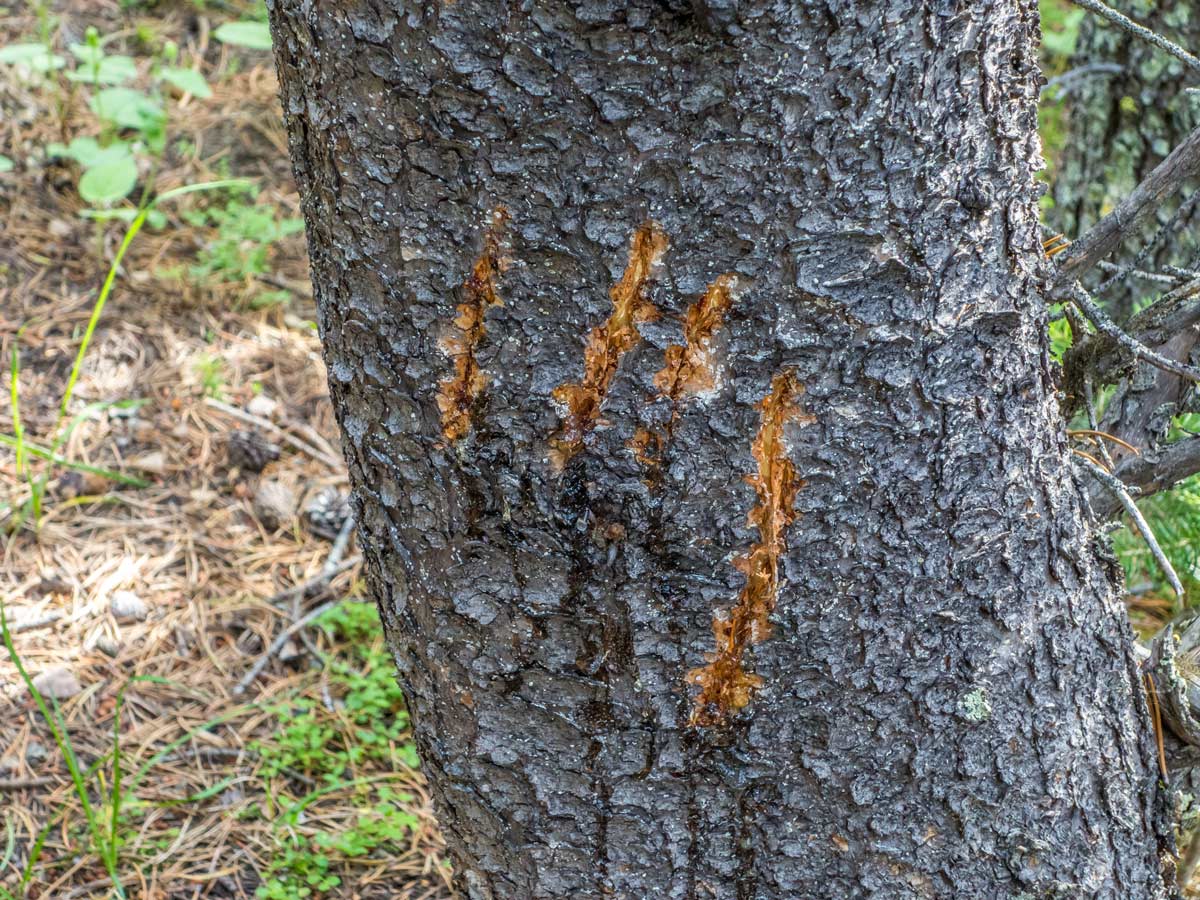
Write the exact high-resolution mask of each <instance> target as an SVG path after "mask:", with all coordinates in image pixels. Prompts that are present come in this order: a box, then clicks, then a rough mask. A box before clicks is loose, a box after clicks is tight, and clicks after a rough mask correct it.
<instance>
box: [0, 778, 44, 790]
mask: <svg viewBox="0 0 1200 900" xmlns="http://www.w3.org/2000/svg"><path fill="white" fill-rule="evenodd" d="M56 780H57V779H55V778H52V777H51V776H49V775H39V776H38V777H36V778H0V791H23V790H25V789H26V788H37V787H45V786H46V785H48V784H54V782H55V781H56Z"/></svg>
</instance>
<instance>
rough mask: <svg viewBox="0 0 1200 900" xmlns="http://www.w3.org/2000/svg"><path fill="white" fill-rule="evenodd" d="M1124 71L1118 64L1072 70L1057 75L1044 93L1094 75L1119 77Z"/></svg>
mask: <svg viewBox="0 0 1200 900" xmlns="http://www.w3.org/2000/svg"><path fill="white" fill-rule="evenodd" d="M1123 71H1125V70H1124V68H1122V67H1121V66H1120V65H1118V64H1117V63H1089V64H1087V65H1085V66H1078V67H1076V68H1074V69H1071V70H1070V71H1069V72H1063V73H1062V74H1061V75H1055V76H1054V77H1053V78H1051V79H1050V80H1049V81H1047V82H1046V83H1045V84H1044V85H1043V86H1042V93H1043V94H1046V93H1048V92H1049V91H1052V90H1054V89H1055V88H1057V87H1064V86H1066V85H1069V84H1071V83H1072V82H1075V81H1081V80H1084V79H1087V78H1089V77H1092V76H1094V75H1119V74H1121V72H1123Z"/></svg>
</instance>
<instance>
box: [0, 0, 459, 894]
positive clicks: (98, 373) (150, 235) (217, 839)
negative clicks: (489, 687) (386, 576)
mask: <svg viewBox="0 0 1200 900" xmlns="http://www.w3.org/2000/svg"><path fill="white" fill-rule="evenodd" d="M50 6H51V7H52V8H50V9H49V10H42V11H40V15H39V9H38V8H37V5H36V4H30V3H21V2H18V3H16V4H3V3H0V49H2V47H3V46H7V45H11V44H14V43H16V42H20V41H29V40H36V39H37V38H36V36H37V35H39V34H45V35H48V36H49V38H50V40H51V42H52V45H53V46H54V47H56V48H60V49H59V52H64V55H65V51H63V50H62V49H61V48H65V47H67V46H68V45H69V44H70V43H72V42H77V41H81V40H84V39H85V35H86V30H87V28H88V26H95V27H96V28H97V30H98V32H99V34H100V35H101V36H102V38H103V40H104V41H105V43H104V47H105V50H106V51H107V52H111V53H116V52H121V53H124V54H128V55H129V56H131V57H133V58H134V60H135V61H136V64H137V66H138V73H139V74H138V77H137V79H135V80H134V81H133V82H131V83H132V84H133V85H134V86H140V85H142V84H144V83H145V82H146V79H148V78H150V77H151V69H152V67H153V65H154V55H155V53H157V52H159V50H160V48H162V47H164V46H165V44H166V42H167V41H174V42H175V43H176V44H177V45H178V47H179V48H180V50H179V57H178V60H179V61H178V63H177V64H178V65H182V66H187V67H195V68H197V69H198V70H199V71H201V72H202V73H203V74H204V75H205V76H206V77H207V79H208V82H209V84H210V85H211V88H212V96H211V97H208V98H205V99H203V100H201V99H198V98H196V97H190V98H189V97H186V96H183V97H181V96H180V95H179V94H178V92H175V93H172V94H170V96H169V99H168V100H167V102H166V105H167V107H168V108H169V111H170V119H169V123H168V126H167V128H168V139H167V142H166V149H165V151H164V153H163V154H162V158H161V161H160V162H159V163H157V164H155V163H153V161H151V162H150V163H148V164H145V165H143V167H142V171H141V173H140V179H139V184H138V189H137V192H135V194H134V195H133V196H134V198H136V197H137V196H138V195H139V193H140V192H141V190H142V188H143V187H149V189H150V190H151V191H153V192H157V193H160V194H161V193H162V192H164V191H166V190H168V189H170V188H175V187H179V186H182V185H188V184H197V183H200V182H206V181H211V180H214V179H222V178H229V177H242V178H248V179H250V180H252V181H253V183H254V184H255V186H256V187H257V188H258V194H257V197H256V198H255V199H243V202H244V203H247V204H252V205H253V206H254V207H255V208H256V209H257V210H258V211H259V212H263V211H266V213H265V214H266V215H267V216H268V218H271V217H272V216H273V217H274V218H275V220H276V221H284V220H287V219H293V218H294V217H297V216H298V215H299V210H298V199H297V196H296V191H295V187H294V185H293V183H292V180H291V173H290V168H289V164H288V161H287V158H286V136H285V133H284V130H283V128H282V125H281V122H280V114H279V109H278V102H277V99H276V84H275V79H274V75H273V72H272V69H271V60H270V54H269V53H267V52H256V51H253V50H248V49H245V48H240V47H234V46H230V45H227V44H222V43H219V42H218V41H216V40H214V39H213V31H214V29H215V28H217V27H218V26H219V25H220V24H221V23H223V22H226V21H230V20H232V19H236V18H238V17H239V14H244V13H245V12H246V10H245V9H243V8H242V7H239V6H237V5H236V4H224V3H208V4H193V3H191V2H185V0H179V2H174V3H158V4H147V3H144V2H143V3H131V2H128V0H126V2H125V3H120V2H117V0H72V2H66V3H53V4H50ZM5 7H7V9H6V8H5ZM249 13H250V14H253V9H249ZM47 26H48V27H47ZM31 36H32V37H31ZM27 75H28V73H25V74H24V75H23V74H22V73H21V72H20V71H18V70H17V69H16V68H14V67H12V66H0V154H3V155H4V156H5V157H8V158H9V159H10V160H11V161H12V163H13V165H12V169H11V171H8V172H4V173H2V174H0V216H2V217H3V226H2V227H3V231H4V237H3V239H0V359H2V360H3V368H4V372H5V375H4V376H3V377H2V378H0V381H2V382H3V387H4V388H5V389H6V393H5V399H4V401H3V402H0V435H6V436H9V437H10V438H11V437H12V436H13V435H16V434H18V433H21V432H22V431H23V433H24V440H25V441H26V442H28V443H29V444H32V445H38V446H42V447H45V446H48V445H49V444H51V442H52V441H53V440H55V439H56V438H60V439H61V438H65V439H63V440H62V441H61V446H60V447H59V449H58V451H57V454H58V456H59V457H60V458H62V459H65V460H67V461H69V463H59V464H56V463H51V462H47V461H46V460H44V459H41V458H38V457H36V456H32V455H31V453H32V451H26V452H25V453H24V454H23V458H22V459H20V460H18V455H17V452H16V451H15V449H14V448H13V447H12V446H0V602H2V603H3V609H4V613H5V615H6V618H7V621H8V623H9V626H10V629H11V631H12V640H13V642H14V645H15V649H16V651H17V656H18V658H19V659H20V661H21V662H22V663H23V666H24V668H25V669H26V671H27V673H28V675H29V676H30V677H31V678H32V679H34V681H35V683H36V684H38V685H39V686H40V687H41V689H42V692H43V693H44V694H47V695H53V694H58V695H60V699H58V700H57V706H58V709H59V714H60V715H61V719H62V721H63V722H64V723H65V732H66V741H65V742H64V741H63V740H60V739H56V737H55V734H54V733H53V731H52V729H51V728H50V727H49V725H48V723H47V721H46V719H45V717H44V715H43V713H42V712H41V711H40V710H39V708H38V705H37V704H36V703H35V700H34V697H33V695H32V694H31V692H30V690H29V688H28V687H27V685H26V683H25V681H24V680H23V679H22V677H21V676H20V675H19V674H18V672H17V669H16V665H15V661H14V660H13V659H11V658H10V655H9V654H8V653H7V652H4V651H0V897H8V896H12V897H23V896H27V897H34V898H37V897H41V898H75V897H109V896H115V895H116V893H115V890H114V887H113V879H112V877H111V875H110V874H109V873H108V871H107V870H106V867H105V865H104V864H103V862H102V856H103V854H102V853H101V852H100V850H99V848H98V844H97V841H96V839H95V835H94V831H95V829H93V828H92V827H91V826H89V824H88V818H89V809H88V808H87V807H88V806H90V807H91V815H92V816H93V817H95V818H97V819H99V824H98V826H97V827H98V828H99V829H100V832H101V834H105V833H106V834H108V835H109V836H110V840H111V843H112V844H113V845H115V852H114V856H115V867H116V871H117V874H118V876H119V878H120V880H121V881H122V882H123V885H124V891H125V895H126V896H129V897H144V898H184V897H187V898H201V897H213V898H217V897H221V898H226V897H227V898H249V897H254V896H255V895H256V892H257V893H258V894H259V896H268V897H281V898H282V897H302V896H308V895H311V896H314V897H317V896H329V897H361V898H374V897H380V898H382V897H390V898H392V897H401V898H414V900H415V898H433V897H449V896H451V893H450V890H449V887H448V869H447V867H446V865H445V863H444V861H443V859H442V857H441V855H440V854H441V849H442V847H441V843H440V840H439V838H438V835H437V831H436V827H435V824H434V822H433V820H432V817H431V813H430V808H429V803H428V797H427V794H426V791H425V787H424V784H423V782H422V779H421V776H420V774H419V772H418V771H417V770H416V768H414V766H415V764H416V759H415V754H414V752H413V750H412V746H411V743H410V742H408V741H407V739H406V735H407V732H406V730H405V727H404V722H405V718H404V712H403V708H402V705H401V704H400V703H398V702H396V700H395V698H394V697H392V695H390V694H389V693H388V692H387V689H386V688H384V687H381V685H382V684H384V683H385V682H387V681H388V679H390V662H389V661H388V660H387V656H386V651H384V649H383V647H382V640H381V638H380V636H379V635H378V632H377V628H375V627H373V626H371V623H370V618H369V617H366V618H364V617H363V616H361V615H358V614H357V613H356V612H354V610H351V611H350V612H348V613H345V615H344V618H345V621H343V622H342V624H341V625H340V626H339V625H337V624H336V622H335V624H332V625H330V624H324V625H323V624H321V623H318V622H315V621H308V618H307V614H308V613H310V612H311V611H313V610H315V609H318V608H323V607H325V606H334V605H336V604H338V603H339V602H341V601H345V602H346V603H347V604H354V602H355V600H356V598H360V597H361V595H362V584H361V582H360V572H359V566H358V564H357V560H358V557H357V555H356V550H355V548H354V546H353V543H352V541H351V543H350V546H348V547H345V546H339V545H338V543H337V541H336V535H337V534H338V531H339V528H340V526H341V524H342V521H343V518H342V513H341V512H339V509H340V507H339V504H338V502H337V501H338V500H340V497H341V496H342V495H343V494H344V492H345V490H346V476H345V472H344V471H343V469H342V464H341V454H340V451H339V450H338V449H337V429H336V425H335V423H334V421H333V416H332V411H331V408H330V405H329V403H328V399H327V397H326V394H325V386H324V384H325V377H324V369H323V366H322V363H321V358H320V352H319V351H320V347H319V343H318V341H317V338H316V336H315V334H314V331H313V329H312V325H311V319H312V317H313V315H314V311H313V304H312V298H311V294H310V292H309V288H308V276H307V271H306V266H305V258H304V240H303V235H302V234H301V233H295V232H294V231H293V232H291V233H289V234H287V235H286V236H281V237H278V239H272V240H270V241H268V242H266V243H267V244H268V246H266V247H265V248H264V247H262V244H263V243H264V241H263V240H260V239H259V238H257V237H255V236H254V235H253V234H251V235H249V236H246V235H239V233H238V232H237V231H236V228H235V229H233V238H234V240H233V241H232V244H233V245H234V246H235V247H239V245H241V244H244V245H246V247H240V249H247V250H249V251H257V250H264V252H265V255H266V256H265V258H266V260H267V265H266V270H265V271H261V272H257V273H252V274H245V273H241V274H240V275H238V276H237V277H231V276H230V267H225V268H221V267H218V268H217V269H216V271H210V272H207V273H205V274H196V272H195V270H194V268H193V267H195V266H196V265H197V260H198V259H200V260H202V259H203V258H204V251H205V248H212V247H213V246H215V245H217V244H218V243H219V242H221V241H222V240H225V239H226V238H228V237H229V235H227V234H223V232H222V229H221V227H220V226H219V225H218V224H215V223H214V222H211V221H210V222H205V221H204V220H203V217H200V216H197V215H196V213H198V212H199V211H202V210H205V209H213V208H217V209H221V208H224V205H225V204H235V201H234V200H231V199H230V195H227V194H222V193H219V192H218V193H198V194H193V195H188V196H186V197H181V198H179V199H178V200H176V201H173V202H172V203H171V204H170V205H167V204H164V205H163V207H162V211H163V212H164V213H165V214H166V220H165V222H163V223H160V225H161V227H156V228H149V227H148V228H147V229H145V230H143V231H142V232H141V234H139V235H138V236H137V238H136V240H135V241H134V242H133V243H132V245H131V247H130V249H129V252H128V254H127V255H126V256H125V258H124V260H123V263H122V265H121V267H120V269H119V271H118V273H117V276H116V280H115V283H114V285H115V286H114V289H113V293H112V295H111V297H110V299H109V301H108V304H107V307H106V308H105V309H104V311H103V314H102V316H101V318H100V321H99V325H98V327H97V329H96V331H95V334H94V336H93V337H92V339H91V344H90V347H89V348H88V351H87V354H86V357H85V359H84V362H83V365H82V369H81V374H80V377H79V380H78V384H77V385H76V387H75V389H74V395H73V398H72V400H71V403H70V408H69V411H68V417H67V419H66V421H65V422H59V421H58V420H59V406H60V403H61V400H62V397H63V394H64V391H65V390H66V386H67V380H68V378H69V374H70V371H71V368H72V364H73V361H74V359H75V356H76V353H77V352H78V349H79V346H80V342H81V339H82V337H83V335H84V334H85V331H86V326H87V322H88V319H89V316H90V315H91V313H92V309H93V304H94V303H95V301H96V298H97V295H98V291H99V289H100V287H101V284H102V282H103V281H104V278H105V274H106V272H107V271H108V269H109V266H110V264H111V263H112V261H113V258H114V256H115V254H116V253H117V251H118V247H119V245H120V242H121V239H122V236H123V234H124V233H125V228H126V225H125V223H123V222H121V221H106V222H98V221H95V220H93V219H89V218H87V217H85V216H84V215H81V213H82V212H83V211H84V210H85V209H86V208H87V207H88V204H87V203H85V202H84V201H83V200H82V199H81V198H80V194H79V191H78V182H79V177H80V171H79V168H78V166H76V165H75V164H74V163H71V162H69V161H64V160H57V159H51V158H49V157H48V154H47V150H46V148H47V146H48V145H49V144H51V143H52V142H56V141H57V142H63V143H66V142H68V141H70V140H71V139H72V138H76V137H79V136H87V135H92V136H98V137H101V138H103V136H104V132H103V128H102V126H101V124H100V123H99V122H98V121H97V119H96V117H95V115H93V114H92V112H91V111H90V110H89V107H88V97H89V96H90V93H91V86H90V85H87V84H77V83H72V82H68V81H66V80H65V79H63V78H62V77H60V76H59V75H51V76H49V77H42V78H36V77H35V78H30V77H26V76H27ZM235 205H236V204H235ZM124 208H126V209H132V208H133V204H132V203H130V202H128V201H127V202H125V204H124ZM284 230H285V231H286V230H287V229H284ZM238 238H241V239H240V240H239V239H238ZM226 243H227V244H228V243H229V241H228V240H226ZM226 249H228V248H226ZM234 268H236V267H234ZM264 299H265V301H266V305H263V303H264ZM256 307H259V308H256ZM14 358H15V360H16V364H15V365H16V368H17V371H18V375H17V379H16V380H17V387H16V392H15V393H16V396H17V397H18V404H17V405H16V407H14V405H13V404H12V403H11V402H10V396H11V395H10V394H9V393H8V389H9V387H10V379H11V375H10V372H11V369H10V362H11V361H12V360H13V359H14ZM18 409H19V423H18V422H17V421H15V416H14V413H15V412H16V410H18ZM18 424H19V426H20V427H18ZM10 443H11V441H10ZM276 455H277V458H272V457H275V456H276ZM264 463H265V464H264ZM81 465H82V466H89V467H99V468H102V469H105V470H112V471H113V472H116V473H119V474H121V475H123V476H125V477H126V480H128V479H131V478H132V479H136V480H140V482H142V485H141V486H138V485H136V484H130V483H121V482H120V481H117V480H114V479H113V478H111V477H106V476H104V475H101V474H97V473H96V472H95V471H87V470H85V469H83V468H80V466H81ZM260 465H262V469H261V471H255V469H257V468H258V467H259V466H260ZM39 495H40V496H41V500H40V509H38V508H37V506H38V504H37V503H36V502H35V499H36V497H37V496H39ZM318 495H321V498H322V500H324V501H325V502H324V505H323V506H320V508H318V505H316V504H314V498H316V497H317V496H318ZM322 511H323V513H322ZM329 570H333V571H334V572H335V573H336V574H334V575H333V576H332V577H331V578H325V579H324V580H322V579H321V576H322V573H323V572H325V573H328V571H329ZM313 580H315V583H314V584H311V585H310V586H309V587H308V588H307V589H305V587H304V586H305V585H306V584H308V583H309V582H310V581H313ZM294 588H299V589H298V590H290V589H294ZM289 591H290V592H289ZM339 608H340V607H339ZM334 615H337V613H336V611H335V613H334ZM364 622H365V623H367V624H366V625H363V623H364ZM296 626H299V627H296ZM258 666H261V667H262V668H261V673H260V674H258V675H257V677H253V676H254V675H255V668H256V667H258ZM364 672H365V673H366V675H364V674H363V673H364ZM376 676H379V677H376ZM383 676H386V677H383ZM247 679H249V681H248V683H247ZM381 679H382V680H381ZM243 685H244V687H245V689H244V690H242V686H243ZM46 702H47V703H48V704H51V703H53V702H54V701H52V700H50V699H47V701H46ZM364 710H365V712H364ZM52 714H53V713H52ZM364 715H367V716H369V717H373V718H382V720H383V721H384V724H385V725H386V727H385V728H383V729H382V733H383V735H384V738H383V739H382V741H381V740H380V739H378V737H375V738H373V737H372V736H371V735H370V734H368V733H367V730H364V728H363V727H362V722H363V718H362V716H364ZM118 717H119V722H117V721H116V720H117V719H118ZM114 725H116V730H115V737H114ZM298 744H304V745H305V746H304V748H299V749H298V747H297V745H298ZM114 749H115V752H114ZM71 754H73V755H74V757H75V758H76V761H77V765H78V767H79V768H80V769H81V770H83V771H82V777H83V779H84V782H85V784H84V790H83V791H82V792H81V791H80V790H78V789H77V786H76V785H75V783H74V781H73V779H72V775H71V772H70V762H71V760H70V759H69V756H70V755H71ZM331 758H336V759H337V760H339V762H338V764H337V765H331V764H330V763H329V760H330V759H331ZM93 767H94V769H95V771H93V772H90V773H89V771H88V770H89V769H92V768H93ZM114 767H115V768H114ZM115 771H119V772H120V773H121V782H120V784H119V786H118V785H117V784H116V782H115V781H114V772H115ZM114 795H115V796H119V797H120V798H121V803H120V808H119V810H118V811H117V813H116V814H114V813H113V805H114V804H113V803H112V800H111V798H112V797H113V796H114ZM82 797H86V798H87V800H88V803H87V805H85V803H84V801H83V799H82ZM372 810H373V811H374V812H371V811H372ZM364 811H366V813H365V812H364ZM364 815H366V818H364ZM372 816H373V818H372ZM111 823H115V824H114V825H111V827H110V824H111ZM105 829H109V830H108V831H105ZM113 835H116V837H115V838H114V837H112V836H113ZM346 835H352V836H354V839H353V840H352V841H342V842H341V843H338V841H337V840H334V839H336V838H338V837H345V836H346ZM331 841H332V843H331ZM314 873H315V874H314ZM310 875H311V876H312V877H309V876H310ZM334 879H338V881H337V883H336V884H335V883H334ZM305 890H308V891H310V892H311V893H310V894H305V893H304V891H305ZM5 892H7V893H5Z"/></svg>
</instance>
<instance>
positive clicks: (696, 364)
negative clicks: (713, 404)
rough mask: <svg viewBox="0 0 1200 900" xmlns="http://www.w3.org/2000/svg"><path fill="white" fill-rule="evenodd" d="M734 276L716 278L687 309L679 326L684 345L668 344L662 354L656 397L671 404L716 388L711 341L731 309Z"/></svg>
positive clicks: (655, 377) (727, 273) (725, 275)
mask: <svg viewBox="0 0 1200 900" xmlns="http://www.w3.org/2000/svg"><path fill="white" fill-rule="evenodd" d="M736 285H737V276H736V275H734V274H733V273H732V272H726V273H725V274H724V275H719V276H717V278H716V279H715V280H714V281H713V283H712V284H710V285H709V286H708V289H707V290H706V291H705V292H704V294H703V295H702V296H701V297H700V299H698V300H697V301H696V302H695V303H693V304H692V305H691V306H689V307H688V311H687V313H686V315H685V318H684V323H683V337H684V341H685V342H686V344H672V345H671V346H669V347H668V348H667V351H666V364H665V365H664V366H663V368H662V369H661V370H660V371H659V372H658V374H657V375H655V376H654V386H655V387H656V388H658V390H659V394H660V395H661V396H663V397H665V398H667V399H668V400H670V401H671V403H672V404H678V402H679V401H680V400H682V399H683V398H685V397H699V396H703V395H704V394H707V393H709V392H711V391H712V390H713V389H714V388H716V386H717V372H716V369H715V367H714V366H713V351H712V339H713V336H714V335H715V334H716V333H717V329H719V328H720V327H721V325H722V324H723V323H724V321H725V313H727V312H728V311H729V307H730V306H731V305H733V289H734V287H736Z"/></svg>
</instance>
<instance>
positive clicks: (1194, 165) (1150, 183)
mask: <svg viewBox="0 0 1200 900" xmlns="http://www.w3.org/2000/svg"><path fill="white" fill-rule="evenodd" d="M1075 2H1077V3H1078V2H1080V0H1075ZM1088 2H1091V0H1088ZM1198 174H1200V128H1197V129H1196V130H1195V131H1193V132H1192V133H1191V134H1189V135H1188V136H1187V137H1186V138H1184V139H1183V141H1182V142H1181V143H1180V144H1179V146H1178V147H1176V148H1175V149H1174V150H1172V151H1171V153H1170V155H1169V156H1167V158H1166V159H1164V160H1163V161H1162V162H1161V163H1159V164H1158V165H1157V166H1155V167H1154V170H1153V171H1152V172H1151V173H1150V174H1149V175H1147V176H1146V177H1145V178H1144V179H1143V180H1142V182H1141V184H1139V185H1138V186H1137V187H1135V188H1134V189H1133V191H1132V193H1130V195H1129V196H1128V197H1126V198H1125V199H1124V200H1122V201H1121V203H1120V204H1119V205H1118V206H1117V208H1116V209H1114V210H1113V211H1112V212H1110V213H1109V214H1108V215H1107V216H1105V217H1104V218H1103V219H1101V220H1100V221H1099V222H1097V223H1096V224H1095V225H1094V226H1092V228H1091V229H1089V230H1088V231H1087V232H1086V233H1085V234H1084V235H1082V236H1081V237H1080V238H1078V239H1077V240H1075V241H1073V242H1072V243H1071V245H1070V246H1069V247H1068V248H1067V249H1066V250H1065V251H1064V252H1063V253H1062V254H1060V255H1059V257H1058V259H1059V265H1058V271H1057V272H1056V274H1055V276H1054V282H1055V286H1056V287H1057V288H1058V289H1059V290H1060V291H1062V290H1064V289H1067V287H1068V286H1069V285H1070V284H1071V281H1072V280H1073V279H1075V278H1078V277H1079V276H1080V275H1081V274H1083V273H1084V272H1086V271H1087V270H1088V269H1090V268H1091V267H1092V266H1094V265H1095V264H1096V263H1098V262H1099V261H1100V260H1102V259H1104V258H1105V257H1106V256H1108V255H1109V254H1110V253H1112V252H1113V251H1114V250H1116V249H1117V247H1118V246H1120V244H1121V241H1122V240H1123V239H1124V238H1125V235H1127V234H1128V233H1129V232H1131V231H1132V230H1134V229H1135V228H1136V227H1138V225H1140V224H1141V222H1142V221H1143V220H1144V219H1145V218H1146V217H1147V216H1149V215H1151V214H1152V213H1153V212H1154V211H1155V210H1157V209H1158V207H1159V206H1161V205H1162V203H1163V201H1164V200H1166V198H1167V197H1169V196H1170V195H1171V194H1173V193H1174V192H1175V191H1176V190H1178V189H1179V186H1180V185H1182V184H1183V183H1184V182H1185V181H1188V180H1190V179H1192V178H1194V177H1196V175H1198Z"/></svg>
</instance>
